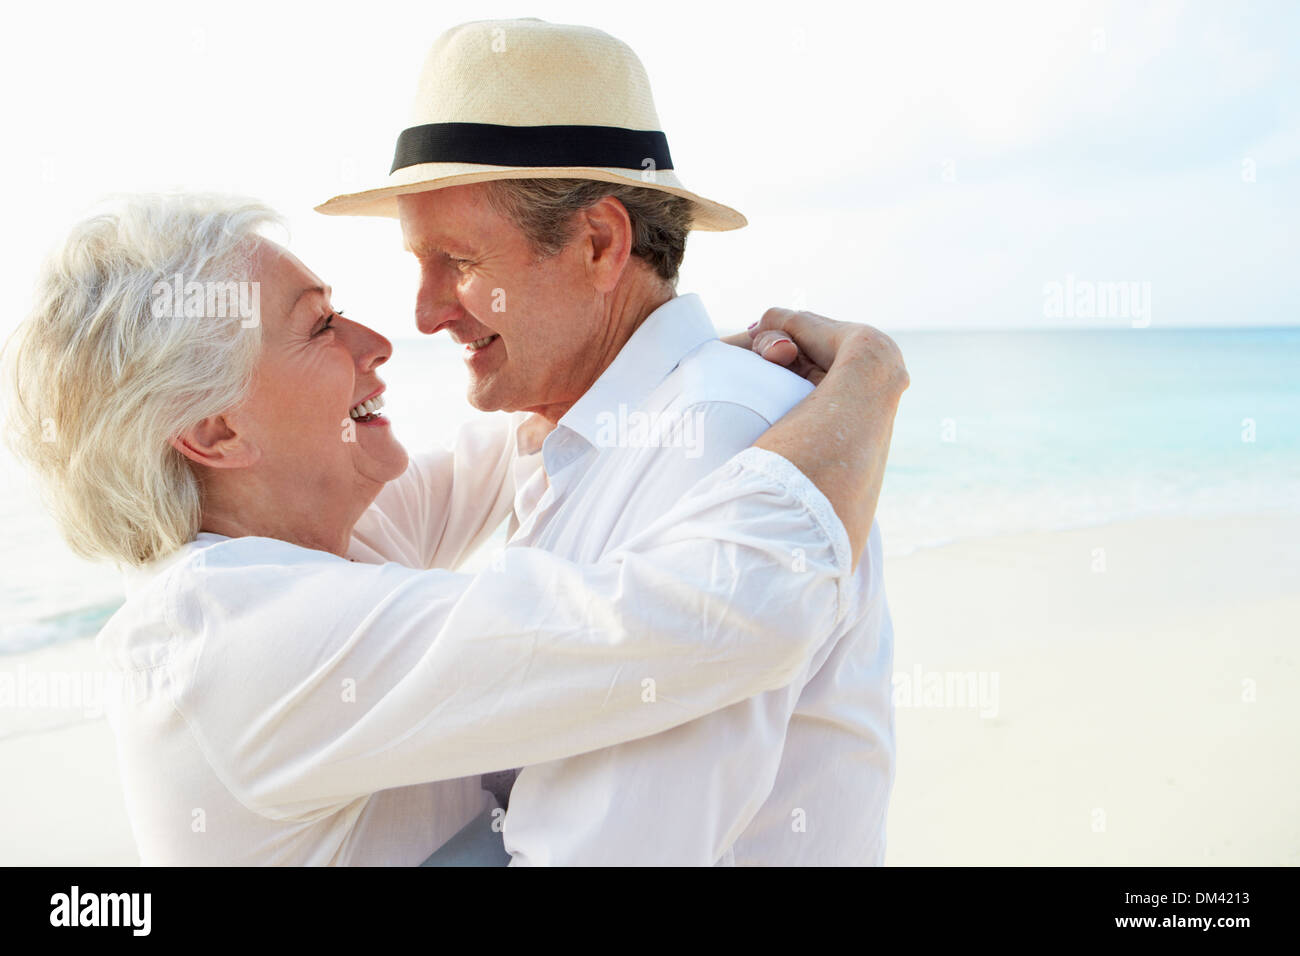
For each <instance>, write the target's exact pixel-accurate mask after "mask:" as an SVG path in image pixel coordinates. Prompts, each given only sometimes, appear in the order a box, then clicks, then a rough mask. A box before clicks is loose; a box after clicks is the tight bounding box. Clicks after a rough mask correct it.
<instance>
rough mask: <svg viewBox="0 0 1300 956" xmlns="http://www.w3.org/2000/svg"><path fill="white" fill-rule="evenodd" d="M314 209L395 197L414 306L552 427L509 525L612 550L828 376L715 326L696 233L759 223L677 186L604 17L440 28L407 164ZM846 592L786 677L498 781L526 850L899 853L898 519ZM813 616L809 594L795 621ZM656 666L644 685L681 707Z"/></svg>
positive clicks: (788, 859) (660, 856)
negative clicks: (731, 343)
mask: <svg viewBox="0 0 1300 956" xmlns="http://www.w3.org/2000/svg"><path fill="white" fill-rule="evenodd" d="M319 208H320V211H322V212H325V213H334V214H354V215H390V216H391V215H398V216H400V219H401V224H402V232H403V235H404V238H405V242H406V246H407V248H408V249H409V250H410V251H411V252H412V253H413V254H414V255H415V256H416V258H417V259H418V261H419V264H420V270H421V281H420V289H419V295H418V300H417V304H416V322H417V325H418V326H419V328H420V330H421V331H422V332H424V333H426V334H434V333H437V332H440V331H445V332H447V333H448V334H449V335H450V336H451V337H452V338H453V339H454V340H455V341H457V342H459V343H463V344H464V348H465V352H464V357H465V361H466V364H467V365H468V368H469V374H470V386H469V392H470V394H469V398H470V401H471V402H472V404H474V405H475V406H476V407H477V408H480V409H483V410H497V409H500V410H507V411H515V410H525V411H532V412H536V413H538V414H539V415H541V416H542V417H543V418H545V419H546V420H548V421H550V422H552V423H554V425H555V428H554V430H553V431H552V432H551V433H550V434H549V435H547V437H546V438H545V441H544V444H543V447H542V457H543V465H544V469H543V470H542V471H540V472H538V473H537V474H536V475H535V477H534V479H533V480H532V481H531V482H530V483H528V484H526V485H525V486H524V487H523V488H522V489H520V490H519V492H518V493H517V495H516V498H515V515H514V518H513V519H512V522H511V537H510V545H512V546H517V545H528V546H533V547H540V548H544V549H547V550H550V551H553V552H556V553H558V554H560V555H563V556H564V557H566V558H569V559H572V560H580V561H594V560H597V559H599V558H600V557H601V556H602V555H605V554H607V553H609V552H610V551H611V550H612V549H615V548H617V547H619V546H623V545H626V544H628V543H629V542H632V541H634V540H635V539H636V537H637V535H638V534H639V533H640V532H641V531H642V530H643V529H645V528H646V527H647V526H648V525H649V524H651V523H652V521H653V520H654V519H655V518H656V517H657V516H659V515H661V514H663V513H664V511H665V510H667V509H668V508H669V507H670V505H671V504H672V503H673V502H674V501H676V500H677V499H678V498H679V497H680V496H681V495H682V494H683V492H684V491H685V490H686V489H687V488H688V487H690V486H691V485H692V484H693V483H694V482H695V481H696V480H698V479H699V478H700V477H701V476H704V475H707V474H708V473H710V472H711V471H713V470H714V469H715V468H716V467H717V466H718V465H720V464H721V463H723V462H725V461H726V460H727V459H728V458H729V457H730V456H731V455H733V454H734V453H736V452H737V451H739V450H740V449H742V448H744V447H745V446H746V445H748V444H750V443H751V442H753V441H754V439H755V438H756V437H757V436H758V435H760V434H761V433H762V432H763V431H764V430H766V429H767V428H768V427H769V425H770V424H771V423H772V422H773V421H775V420H776V419H777V418H779V417H780V416H781V415H782V414H783V413H784V412H785V411H787V410H788V409H789V408H791V407H792V406H793V405H794V404H796V403H797V402H798V401H799V400H800V399H801V398H803V397H804V396H805V395H806V394H807V392H808V390H809V389H810V387H811V386H810V385H809V384H808V383H807V382H806V381H804V380H803V379H802V378H800V377H798V376H796V375H794V374H791V373H790V372H788V371H787V370H785V369H782V368H779V367H777V366H774V365H770V364H767V363H764V362H763V361H762V360H761V359H759V358H758V357H757V356H755V355H753V354H751V353H746V352H743V351H741V350H738V349H732V348H728V347H727V346H725V345H723V344H722V343H720V342H719V340H718V338H717V335H716V333H715V331H714V328H713V325H712V323H711V321H710V319H709V316H708V314H707V313H706V311H705V309H704V305H703V303H702V302H701V301H700V299H699V298H698V297H697V296H695V295H679V294H677V292H676V290H675V285H676V281H677V274H678V268H679V266H680V264H681V261H682V257H683V253H684V250H685V243H686V236H687V233H688V231H689V230H690V229H692V228H695V229H708V230H726V229H733V228H738V227H740V226H743V225H744V224H745V219H744V217H743V216H741V215H740V214H739V213H738V212H736V211H734V210H732V209H729V208H728V207H726V206H722V205H720V204H718V203H715V202H712V201H709V200H707V199H704V198H703V197H701V196H698V195H696V194H695V193H692V192H690V191H688V190H687V189H686V188H685V187H684V186H683V185H682V183H681V181H680V180H679V179H678V178H677V175H676V173H675V171H674V169H673V164H672V159H671V156H670V154H669V150H668V143H667V139H666V137H665V135H664V133H663V132H662V130H661V128H660V123H659V119H658V116H657V114H656V112H655V107H654V102H653V99H652V97H651V93H650V87H649V82H648V80H647V78H646V75H645V71H644V69H643V68H642V66H641V64H640V62H639V61H638V59H637V58H636V56H635V54H634V53H633V52H632V51H631V50H630V49H629V48H628V47H627V46H626V45H624V44H623V43H621V42H620V41H618V40H616V39H614V38H613V37H610V36H608V35H607V34H604V33H602V32H600V31H598V30H593V29H589V28H585V27H574V26H560V25H554V24H549V23H544V22H542V21H538V20H514V21H498V22H480V23H470V24H465V25H463V26H460V27H457V28H455V29H453V30H451V31H449V32H448V33H446V34H444V35H443V36H442V37H440V38H439V39H438V41H437V42H436V44H435V45H434V48H433V50H432V52H431V53H430V55H429V58H428V60H427V61H426V64H425V68H424V71H423V74H422V76H421V79H420V83H419V88H418V92H417V95H416V100H415V116H414V121H413V122H412V125H411V126H410V127H409V128H408V129H406V130H405V131H403V132H402V133H401V135H400V137H399V138H398V143H397V151H396V158H395V160H394V164H393V170H392V172H391V174H390V180H389V183H388V184H387V185H385V186H383V187H381V188H378V189H374V190H370V191H368V192H364V193H356V194H352V195H347V196H340V197H336V198H335V199H332V200H330V201H329V202H327V203H325V204H324V205H323V206H321V207H319ZM853 440H854V436H852V435H847V434H846V435H844V436H843V441H845V442H851V441H853ZM825 453H826V454H827V455H834V454H836V450H835V448H833V447H830V448H826V449H825ZM789 559H790V573H791V574H799V573H801V568H802V563H803V556H802V555H801V554H800V553H799V552H798V549H792V551H791V554H790V558H789ZM841 600H842V601H843V602H845V606H844V607H843V608H842V609H843V611H844V613H843V615H842V618H843V623H842V624H841V625H840V627H839V629H838V632H837V633H836V634H835V635H834V638H833V640H832V641H831V642H829V643H828V644H827V645H826V646H825V648H824V650H823V652H822V653H821V654H820V655H819V656H818V657H817V658H816V659H814V660H813V661H812V663H811V665H810V666H809V668H808V669H807V670H806V671H805V672H804V673H802V674H801V675H799V677H798V678H797V679H796V680H795V681H794V682H793V683H791V684H790V685H788V686H787V687H784V688H782V689H781V690H778V691H772V692H768V693H765V694H762V695H760V696H758V697H753V698H750V699H748V700H745V701H742V702H741V703H738V704H735V705H733V706H731V707H729V708H727V709H725V710H722V711H719V712H717V713H714V714H711V715H708V716H706V717H704V718H700V719H697V720H694V721H691V722H688V723H685V724H683V725H681V726H679V727H677V728H675V729H673V730H671V731H668V732H666V733H661V734H658V735H656V736H653V737H648V738H645V739H642V740H638V741H633V742H629V743H624V744H621V745H618V746H615V747H610V748H607V749H604V750H599V751H595V752H592V753H588V754H585V755H582V756H578V757H573V758H569V759H565V760H559V761H554V762H552V763H547V764H541V765H535V766H529V767H524V768H522V770H520V771H519V772H518V775H517V778H515V777H514V773H513V772H508V773H504V774H501V775H495V776H496V777H497V779H495V780H485V786H493V787H494V788H499V790H500V793H499V798H500V799H501V802H502V805H503V806H508V810H507V814H506V818H505V826H504V834H505V846H506V849H507V850H508V851H509V852H510V854H511V855H512V862H513V863H515V864H696V865H709V864H724V865H725V864H731V863H735V864H739V865H746V864H751V865H752V864H775V865H781V864H813V865H824V864H878V863H880V862H881V861H882V859H883V856H884V847H885V818H886V809H887V805H888V799H889V793H890V788H891V785H892V780H893V772H894V730H893V713H892V708H891V702H890V678H891V672H892V656H893V654H892V647H893V644H892V629H891V625H890V618H889V612H888V608H887V606H886V602H885V595H884V589H883V583H882V576H881V549H880V535H879V530H878V529H876V528H873V529H872V533H871V536H870V541H869V547H868V550H867V552H866V554H865V555H864V557H863V560H862V563H861V565H860V566H859V568H858V572H857V574H856V577H855V578H854V582H853V587H852V589H851V590H850V591H849V592H848V593H845V594H843V595H842V596H841ZM812 613H813V610H812V609H810V608H805V607H797V606H795V607H790V608H789V609H788V615H789V626H790V628H791V629H795V630H797V629H799V628H802V627H804V626H805V618H806V616H808V615H810V614H812ZM643 667H644V673H643V674H641V675H639V676H640V677H641V678H642V680H641V683H642V687H643V689H644V690H643V700H644V702H645V703H644V706H646V707H664V708H673V707H676V706H678V705H677V704H676V703H675V702H674V701H673V700H672V699H671V698H670V697H669V696H668V695H667V694H666V693H665V694H664V695H662V696H661V695H659V694H658V693H657V685H656V682H655V672H656V662H655V661H654V660H646V661H644V662H643ZM512 779H513V789H510V783H511V781H512Z"/></svg>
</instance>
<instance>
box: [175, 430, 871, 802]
mask: <svg viewBox="0 0 1300 956" xmlns="http://www.w3.org/2000/svg"><path fill="white" fill-rule="evenodd" d="M201 554H203V559H202V560H201V561H200V562H198V565H199V566H198V567H197V568H196V567H194V566H193V562H191V565H190V566H186V565H184V564H182V565H180V566H178V568H177V569H175V570H174V571H173V572H172V573H173V574H174V575H175V577H174V578H173V579H172V581H171V582H170V583H169V585H168V587H167V588H166V593H167V595H168V600H169V607H170V611H169V613H168V618H169V621H168V630H169V632H170V633H172V634H173V635H175V646H176V647H177V648H178V650H177V651H176V652H175V655H174V656H175V658H176V661H177V663H176V665H175V666H176V667H178V668H180V670H179V671H178V672H177V673H175V674H174V675H173V677H172V680H171V682H170V685H169V686H171V688H172V699H171V705H172V706H174V707H175V708H176V709H177V710H178V711H179V712H180V713H181V714H182V715H183V716H184V718H185V720H186V723H187V725H188V726H189V727H190V728H191V732H193V733H194V734H195V736H196V738H197V739H198V740H199V743H200V745H201V747H202V749H203V751H204V753H205V756H207V758H208V760H209V761H210V763H211V764H212V766H213V768H214V770H215V772H216V773H217V774H218V775H219V776H220V777H221V779H222V780H224V781H226V783H227V786H229V787H230V788H231V790H232V792H233V793H234V794H235V795H236V796H237V797H238V798H239V799H240V800H241V801H243V802H244V803H245V804H246V805H248V806H250V807H253V808H255V809H257V810H258V811H259V812H262V813H266V814H268V815H270V816H274V817H277V818H285V819H306V818H311V817H313V816H315V815H318V814H321V813H325V812H332V811H333V810H337V808H338V806H339V804H340V803H342V802H346V801H349V800H352V799H355V798H357V797H359V796H362V795H364V794H368V793H373V792H375V791H377V790H383V789H387V788H390V787H398V786H405V785H410V784H416V783H423V782H428V781H432V780H439V779H447V778H453V777H461V776H466V775H469V774H474V773H482V772H484V771H488V770H497V769H501V768H504V767H513V766H521V765H527V764H533V763H542V762H546V761H550V760H556V759H560V758H563V757H567V756H572V755H574V754H578V753H585V752H587V751H591V750H597V749H600V748H603V747H607V746H611V745H613V744H616V743H620V742H623V741H625V740H632V739H636V738H638V737H644V736H648V735H651V734H655V733H659V732H661V731H663V730H666V729H669V728H671V727H675V726H677V725H679V724H681V723H685V722H686V721H689V720H692V719H694V718H696V717H699V716H701V715H703V714H706V713H709V712H711V711H713V710H717V709H720V708H722V707H726V706H729V705H730V704H732V703H735V702H736V701H739V700H742V699H744V698H746V697H750V696H753V695H754V694H757V693H761V692H763V691H765V690H769V689H772V688H775V687H780V686H783V685H784V684H786V683H789V682H790V681H791V680H792V679H793V678H794V677H795V676H796V675H798V674H799V673H801V672H802V671H803V670H804V669H806V667H807V666H808V661H809V660H810V659H811V658H812V657H813V656H814V655H815V654H816V652H817V650H818V649H819V647H820V646H821V645H822V644H823V643H824V642H825V641H826V640H827V639H828V638H829V636H830V635H831V633H832V632H833V631H834V629H835V627H836V626H837V624H838V623H839V620H840V617H841V615H842V610H841V607H840V599H839V592H840V589H841V587H842V586H843V585H844V583H845V582H846V580H847V578H848V576H849V573H850V571H849V568H850V564H851V556H850V553H849V544H848V538H847V536H846V535H845V533H844V529H843V527H842V526H841V524H840V522H839V520H838V519H837V518H836V517H835V514H834V512H833V510H832V509H831V506H830V503H829V502H828V501H827V500H826V499H825V497H824V496H823V495H822V494H821V493H820V492H818V491H817V489H816V488H815V487H814V486H813V485H812V484H811V483H810V482H809V481H808V480H807V479H806V478H805V477H804V476H803V475H801V474H800V473H799V472H798V471H796V470H795V469H794V468H793V466H791V465H790V463H789V462H788V461H786V460H784V459H783V458H782V457H780V456H778V455H773V454H771V453H770V452H765V451H762V450H760V449H752V448H751V449H748V450H746V451H745V452H742V453H741V454H740V455H738V456H737V457H736V458H734V459H732V460H731V461H730V462H728V463H727V464H725V465H723V466H722V467H721V468H719V469H718V470H717V471H716V472H714V473H713V474H712V475H710V476H709V477H708V478H706V479H704V480H702V481H701V482H700V483H699V484H697V485H696V486H695V487H694V488H693V489H692V490H691V491H690V492H688V493H687V494H686V495H685V496H683V498H682V500H681V501H679V502H678V503H677V505H675V506H674V507H673V509H671V510H670V511H669V512H667V513H665V514H664V515H663V516H662V517H661V518H660V519H659V520H658V521H657V522H656V523H655V524H654V525H653V526H652V527H649V528H647V529H646V530H644V531H643V532H642V533H641V534H639V535H638V536H637V537H636V538H635V539H634V540H632V541H629V542H628V543H627V544H626V545H624V546H623V547H620V548H619V549H617V550H616V551H614V552H612V553H610V554H609V555H608V556H607V557H606V558H605V559H604V560H602V561H601V562H600V563H598V564H595V565H578V564H574V563H572V562H569V561H566V560H563V559H561V558H559V557H558V556H556V555H553V554H550V553H548V552H545V551H541V550H538V549H531V548H508V549H506V551H505V552H503V553H502V554H501V556H500V558H499V560H498V561H497V562H495V563H494V565H493V566H492V567H490V568H489V569H487V570H485V571H483V572H482V573H480V574H478V575H476V576H474V577H468V576H465V575H457V574H452V573H450V572H445V571H417V570H413V569H410V568H405V567H402V566H400V565H397V564H384V565H369V564H357V563H351V562H348V561H346V560H344V559H342V558H338V557H336V556H334V555H329V554H326V553H324V552H315V551H308V550H306V549H303V548H298V547H296V546H294V545H290V544H287V543H285V542H276V541H271V540H269V539H265V538H242V539H240V538H236V539H231V540H229V541H225V542H222V543H220V544H218V545H215V546H213V547H210V548H208V549H207V550H206V551H205V552H201ZM792 607H798V608H800V609H801V611H800V626H799V627H797V628H792V627H790V623H789V622H790V608H792ZM189 648H193V649H195V652H194V653H192V654H191V653H189V652H188V651H187V650H180V649H189Z"/></svg>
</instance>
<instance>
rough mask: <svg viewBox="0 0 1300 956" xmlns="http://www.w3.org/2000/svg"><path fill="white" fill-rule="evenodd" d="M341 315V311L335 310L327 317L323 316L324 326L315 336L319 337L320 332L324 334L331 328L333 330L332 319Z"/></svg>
mask: <svg viewBox="0 0 1300 956" xmlns="http://www.w3.org/2000/svg"><path fill="white" fill-rule="evenodd" d="M342 314H343V310H342V309H336V310H335V311H333V312H331V313H330V314H329V315H327V316H325V324H324V325H322V326H321V327H320V328H319V329H318V330H317V332H316V334H317V335H320V334H321V332H324V331H326V330H327V329H332V328H334V317H335V316H338V315H342Z"/></svg>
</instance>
